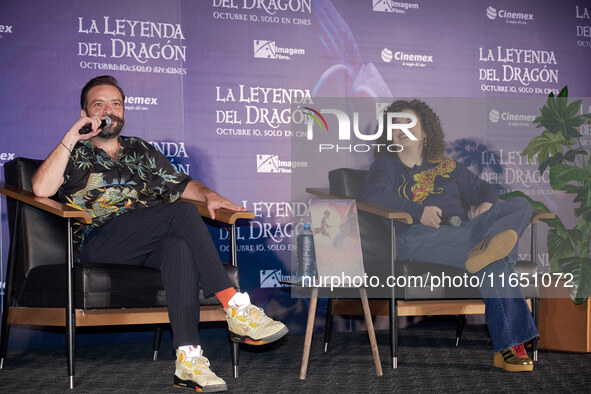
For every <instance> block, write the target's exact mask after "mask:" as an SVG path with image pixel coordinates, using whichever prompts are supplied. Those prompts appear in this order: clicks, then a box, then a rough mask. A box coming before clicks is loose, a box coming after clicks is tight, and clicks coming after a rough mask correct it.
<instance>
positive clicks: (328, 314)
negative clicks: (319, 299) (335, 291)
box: [324, 298, 333, 353]
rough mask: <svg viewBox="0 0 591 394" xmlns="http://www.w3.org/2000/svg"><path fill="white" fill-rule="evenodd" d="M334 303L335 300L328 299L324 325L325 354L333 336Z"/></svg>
mask: <svg viewBox="0 0 591 394" xmlns="http://www.w3.org/2000/svg"><path fill="white" fill-rule="evenodd" d="M332 302H333V299H332V298H329V299H328V304H327V305H326V323H325V324H324V352H325V353H326V352H328V344H329V343H330V335H331V334H332V319H333V314H332Z"/></svg>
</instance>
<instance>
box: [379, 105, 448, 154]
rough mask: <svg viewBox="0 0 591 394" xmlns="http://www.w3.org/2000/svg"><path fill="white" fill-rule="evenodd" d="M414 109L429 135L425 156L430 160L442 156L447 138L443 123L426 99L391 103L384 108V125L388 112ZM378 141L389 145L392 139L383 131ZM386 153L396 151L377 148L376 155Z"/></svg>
mask: <svg viewBox="0 0 591 394" xmlns="http://www.w3.org/2000/svg"><path fill="white" fill-rule="evenodd" d="M409 109H410V110H412V111H414V112H415V113H416V114H417V116H418V118H419V120H420V122H421V127H422V129H423V133H425V134H426V135H427V144H426V145H425V147H424V148H423V157H424V158H426V159H427V160H429V161H434V160H437V159H439V158H441V157H442V156H443V155H444V153H445V140H444V136H443V130H442V129H441V123H440V121H439V116H437V114H436V113H435V112H433V110H432V109H431V107H429V106H428V105H427V104H426V103H425V102H424V101H421V100H419V99H414V100H411V101H405V100H398V101H395V102H393V103H392V104H390V105H389V106H388V107H387V108H386V109H385V110H384V123H383V124H384V125H386V124H387V113H388V112H404V110H409ZM377 143H379V144H385V145H388V144H390V143H391V141H388V140H387V133H382V135H381V136H380V138H379V139H378V141H377ZM384 154H390V155H394V154H396V153H394V152H388V151H387V150H384V149H378V148H376V150H375V152H374V157H378V156H381V155H384Z"/></svg>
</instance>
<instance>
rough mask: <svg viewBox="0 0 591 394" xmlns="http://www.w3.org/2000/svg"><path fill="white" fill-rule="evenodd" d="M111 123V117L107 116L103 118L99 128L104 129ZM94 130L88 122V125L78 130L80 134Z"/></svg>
mask: <svg viewBox="0 0 591 394" xmlns="http://www.w3.org/2000/svg"><path fill="white" fill-rule="evenodd" d="M110 125H111V118H109V117H108V116H105V119H103V120H102V122H101V125H100V126H99V129H104V128H105V127H109V126H110ZM91 131H92V126H91V125H90V123H89V124H87V125H86V126H82V127H81V128H80V130H78V134H88V133H90V132H91Z"/></svg>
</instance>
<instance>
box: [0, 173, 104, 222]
mask: <svg viewBox="0 0 591 394" xmlns="http://www.w3.org/2000/svg"><path fill="white" fill-rule="evenodd" d="M0 193H1V194H4V195H5V196H6V197H9V198H12V199H15V200H17V201H20V202H22V203H23V204H27V205H30V206H32V207H35V208H38V209H41V210H43V211H45V212H49V213H51V214H53V215H56V216H59V217H62V218H65V219H76V220H78V221H80V222H82V223H84V224H91V223H92V219H91V218H90V215H89V214H88V213H87V212H85V211H81V210H78V209H76V208H72V207H69V206H67V205H65V204H62V203H60V202H57V201H55V200H52V199H51V198H47V197H37V196H35V194H33V193H31V192H29V191H26V190H23V189H20V188H18V187H16V186H12V185H9V184H4V183H0Z"/></svg>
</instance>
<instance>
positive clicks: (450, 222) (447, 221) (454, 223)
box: [440, 216, 462, 227]
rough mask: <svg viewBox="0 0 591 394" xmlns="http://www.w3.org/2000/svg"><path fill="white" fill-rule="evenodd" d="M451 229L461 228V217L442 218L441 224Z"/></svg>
mask: <svg viewBox="0 0 591 394" xmlns="http://www.w3.org/2000/svg"><path fill="white" fill-rule="evenodd" d="M440 224H444V225H447V226H451V227H460V225H461V224H462V219H461V218H460V217H459V216H442V217H441V223H440Z"/></svg>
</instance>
